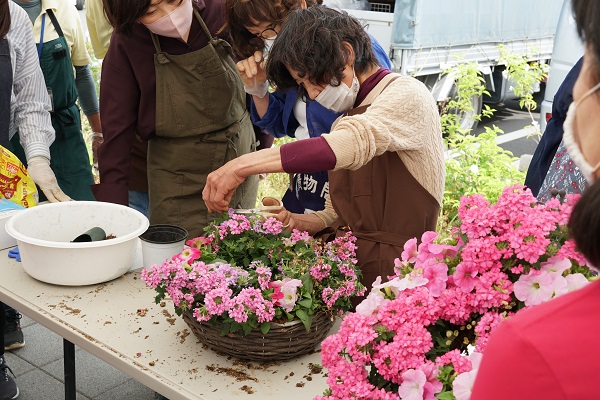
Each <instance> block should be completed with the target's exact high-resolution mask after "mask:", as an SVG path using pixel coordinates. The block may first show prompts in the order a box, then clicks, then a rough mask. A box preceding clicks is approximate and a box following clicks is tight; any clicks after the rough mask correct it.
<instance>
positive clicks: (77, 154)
mask: <svg viewBox="0 0 600 400" xmlns="http://www.w3.org/2000/svg"><path fill="white" fill-rule="evenodd" d="M46 16H48V17H49V18H50V21H51V23H52V24H53V25H54V29H56V32H57V33H58V38H56V39H54V40H52V41H50V42H46V43H44V40H43V38H44V27H45V24H46ZM37 46H38V56H39V59H40V67H41V68H42V72H43V73H44V78H45V80H46V86H47V88H48V94H49V95H50V99H51V101H52V112H51V116H52V126H53V127H54V130H55V132H56V139H55V140H54V143H52V145H51V146H50V157H51V160H50V166H51V168H52V171H54V173H55V175H56V178H57V179H58V184H59V186H60V187H61V189H62V190H63V191H64V192H65V193H66V194H67V195H68V196H69V197H71V198H72V199H73V200H94V196H93V195H92V191H91V189H90V185H92V184H93V183H94V176H93V175H92V168H91V164H90V159H89V155H88V151H87V147H86V145H85V141H84V140H83V136H82V134H81V114H80V112H79V107H78V106H77V104H76V103H75V102H76V101H77V90H76V88H75V75H74V73H73V64H72V62H71V55H70V53H69V46H68V44H67V41H66V39H65V36H64V34H63V31H62V29H61V27H60V25H59V23H58V20H57V19H56V17H55V15H54V13H53V12H52V10H51V9H48V10H46V13H45V14H43V15H42V29H41V34H40V40H39V43H38V44H37ZM11 146H12V150H13V152H14V153H15V154H16V155H17V156H18V157H19V159H20V160H21V162H23V163H24V164H26V158H25V152H24V150H23V148H22V147H21V145H20V144H19V137H18V135H14V136H13V137H12V139H11ZM39 192H40V201H44V200H46V198H45V196H44V194H43V192H42V191H39Z"/></svg>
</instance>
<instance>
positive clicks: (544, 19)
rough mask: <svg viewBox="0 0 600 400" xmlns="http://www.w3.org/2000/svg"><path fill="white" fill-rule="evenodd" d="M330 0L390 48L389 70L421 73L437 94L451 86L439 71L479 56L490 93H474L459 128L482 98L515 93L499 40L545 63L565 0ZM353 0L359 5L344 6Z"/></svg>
mask: <svg viewBox="0 0 600 400" xmlns="http://www.w3.org/2000/svg"><path fill="white" fill-rule="evenodd" d="M330 1H331V2H332V3H337V4H340V5H341V8H344V10H345V11H347V12H348V13H349V14H351V15H353V16H355V17H356V18H358V19H359V20H360V21H361V23H362V24H363V25H364V26H365V28H366V30H367V31H368V32H369V33H370V34H372V35H373V36H374V37H375V38H376V39H377V40H378V41H379V43H380V44H381V45H382V46H383V48H384V49H388V50H389V56H390V59H391V60H392V63H393V68H394V71H396V72H399V73H401V74H404V75H412V76H415V77H416V78H418V79H420V80H421V81H423V82H424V83H425V84H426V85H427V86H428V87H429V88H430V90H431V91H432V93H433V95H434V97H435V98H436V100H438V101H440V102H442V101H445V100H446V99H447V98H448V97H451V96H452V95H453V91H455V87H454V78H453V76H452V75H445V74H443V72H444V71H446V70H447V69H448V68H450V67H451V66H452V65H455V64H457V63H458V62H459V60H460V61H463V62H476V63H477V64H478V65H479V68H480V70H481V72H482V73H483V76H484V78H485V81H486V89H487V90H488V92H489V93H490V96H485V99H482V98H481V96H474V97H473V99H472V103H473V108H474V111H473V112H472V113H465V114H463V115H461V116H460V117H461V127H462V128H470V127H473V126H474V125H476V121H475V120H474V118H473V115H474V114H479V113H480V112H481V107H482V102H483V101H485V102H489V103H499V102H502V101H504V100H505V99H506V98H511V97H514V94H513V93H512V91H511V90H510V86H511V85H510V82H508V80H507V79H506V77H505V75H506V74H503V73H502V71H504V70H505V66H504V65H502V63H501V61H500V51H499V45H500V44H503V45H504V47H505V48H506V49H507V50H508V51H509V52H510V53H511V54H520V55H525V56H527V57H528V60H529V61H540V62H542V63H549V61H550V58H551V55H552V48H553V43H554V34H555V32H556V26H557V23H558V18H559V15H560V11H561V8H562V5H563V0H395V1H394V0H368V2H367V0H330ZM564 1H569V0H564ZM325 4H326V5H330V3H328V2H327V0H325ZM356 4H359V5H360V6H359V7H357V8H361V9H350V8H345V7H344V5H346V6H355V5H356ZM331 5H332V6H335V4H331Z"/></svg>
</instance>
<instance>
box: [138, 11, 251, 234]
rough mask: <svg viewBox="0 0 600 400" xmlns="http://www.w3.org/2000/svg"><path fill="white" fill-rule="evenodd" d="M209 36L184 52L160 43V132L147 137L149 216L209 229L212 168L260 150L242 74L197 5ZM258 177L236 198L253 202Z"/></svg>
mask: <svg viewBox="0 0 600 400" xmlns="http://www.w3.org/2000/svg"><path fill="white" fill-rule="evenodd" d="M194 15H195V17H196V19H197V20H198V22H199V23H200V25H201V27H202V29H203V31H204V33H206V35H207V36H208V38H209V43H208V45H206V46H205V47H204V48H202V49H200V50H197V51H193V52H190V53H186V54H182V55H171V54H167V53H165V52H163V51H161V47H160V43H159V39H158V36H157V35H155V34H154V33H152V41H153V43H154V47H155V48H156V54H155V55H154V65H155V72H156V136H155V137H154V138H152V139H151V140H150V142H149V144H148V184H149V195H150V222H151V223H152V224H159V223H160V224H175V225H179V226H182V227H184V228H185V229H187V230H188V232H189V234H190V236H189V237H194V236H199V235H201V234H202V228H203V227H205V226H206V225H207V223H208V222H209V220H210V216H209V214H208V211H207V209H206V206H205V204H204V202H203V201H202V189H203V188H204V185H205V183H206V177H207V175H208V174H209V173H210V172H211V171H213V170H215V169H218V168H219V167H221V166H222V165H223V164H225V163H226V162H227V161H229V160H231V159H233V158H235V157H237V156H239V155H242V154H245V153H248V152H251V151H254V150H255V136H254V130H253V127H252V123H251V122H250V117H249V115H248V112H247V111H246V107H245V93H244V90H243V86H242V82H241V79H240V77H239V75H238V73H237V71H236V69H235V68H236V67H235V64H234V63H233V60H232V58H231V54H232V50H231V47H230V45H229V43H227V42H226V41H225V40H223V39H220V38H216V37H213V36H212V35H211V33H210V31H209V30H208V28H207V27H206V24H205V23H204V21H203V20H202V18H201V17H200V14H199V13H198V11H197V10H196V9H194ZM256 191H257V177H256V176H254V177H251V179H248V180H246V182H244V184H242V185H241V186H240V187H239V188H238V189H237V191H236V194H235V195H234V197H233V199H232V202H231V206H232V207H235V208H248V207H254V203H255V199H256Z"/></svg>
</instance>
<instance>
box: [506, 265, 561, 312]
mask: <svg viewBox="0 0 600 400" xmlns="http://www.w3.org/2000/svg"><path fill="white" fill-rule="evenodd" d="M553 280H554V279H553V277H552V275H550V274H549V273H548V272H541V273H533V271H532V272H530V273H529V274H527V275H521V276H520V277H519V280H518V281H516V282H515V284H514V291H515V297H516V298H517V299H519V300H520V301H522V302H524V303H525V305H526V306H535V305H538V304H542V303H544V302H546V301H548V300H550V299H551V298H552V296H553V295H554V288H553V287H552V282H553Z"/></svg>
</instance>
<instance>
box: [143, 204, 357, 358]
mask: <svg viewBox="0 0 600 400" xmlns="http://www.w3.org/2000/svg"><path fill="white" fill-rule="evenodd" d="M205 232H206V235H205V236H203V237H198V238H195V239H192V240H190V241H188V242H187V245H188V247H186V248H185V249H184V250H183V252H182V253H181V254H177V255H175V256H173V257H172V258H171V259H167V260H165V262H164V263H163V264H162V265H155V266H153V267H152V268H150V269H147V270H143V271H142V274H141V276H142V279H143V280H144V281H145V282H146V283H147V284H148V285H149V286H150V287H152V288H154V289H155V290H156V291H157V293H158V295H157V296H156V298H155V300H156V302H157V303H158V302H160V301H162V300H163V299H165V298H166V297H167V296H169V297H170V298H171V300H172V301H173V305H174V307H175V311H176V313H177V314H178V315H180V316H181V315H183V316H184V319H186V322H188V324H190V323H193V324H195V325H198V324H202V326H203V328H202V329H209V327H214V328H216V329H218V332H219V335H220V336H227V337H228V338H232V337H240V336H249V335H250V334H252V333H253V334H258V336H259V337H261V338H268V337H269V333H270V332H271V333H272V331H273V329H274V327H275V326H281V325H283V326H285V325H286V324H288V325H289V324H292V325H294V324H296V325H297V324H298V323H301V324H300V325H301V326H303V330H304V331H305V333H307V332H308V333H309V334H310V333H311V328H314V320H315V319H317V318H320V319H319V321H322V320H323V319H325V320H327V324H326V325H325V326H326V328H327V329H324V328H323V327H321V331H323V330H325V332H320V334H323V336H322V337H321V339H322V338H323V337H324V335H325V334H327V333H328V330H329V328H330V327H331V323H329V322H330V321H333V316H334V315H337V314H341V313H343V312H345V311H347V310H349V309H350V308H351V303H350V298H351V297H352V296H355V295H358V294H364V292H365V288H364V286H363V285H362V284H361V283H360V270H359V268H358V267H357V266H356V256H355V248H356V246H355V244H354V242H355V241H356V238H355V237H354V236H352V235H351V234H350V233H349V234H348V235H346V236H344V237H339V238H337V239H335V240H334V241H332V242H327V243H324V242H321V241H319V240H316V239H314V238H313V237H311V236H310V235H309V234H308V233H307V232H302V231H298V230H294V231H293V232H291V233H289V232H283V231H282V223H281V222H280V221H277V220H276V219H274V218H268V219H266V220H264V219H262V218H260V217H259V216H257V215H256V216H255V215H251V216H245V215H239V214H235V213H234V212H233V210H230V212H229V213H228V215H227V217H226V218H225V219H222V220H218V221H216V222H214V223H212V224H211V225H209V226H208V227H207V228H206V230H205ZM313 331H314V329H313ZM203 332H204V333H202V332H199V331H198V330H196V331H195V333H196V334H197V335H198V336H199V338H200V339H201V340H202V338H203V337H204V336H205V334H206V332H205V331H203ZM288 333H289V332H288ZM313 334H314V332H313ZM273 336H275V335H273ZM313 336H314V335H313ZM213 339H215V338H214V337H213ZM284 340H287V342H290V337H289V336H288V337H287V338H284ZM319 342H320V340H319ZM316 344H318V343H314V344H313V345H312V348H314V345H316ZM212 345H213V347H219V350H223V346H222V343H219V344H215V343H212ZM239 347H240V345H239V344H237V345H235V344H234V345H232V348H233V349H234V350H235V351H237V350H238V348H239ZM306 347H307V348H308V347H311V346H310V345H309V346H306ZM312 348H311V349H310V350H312Z"/></svg>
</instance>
